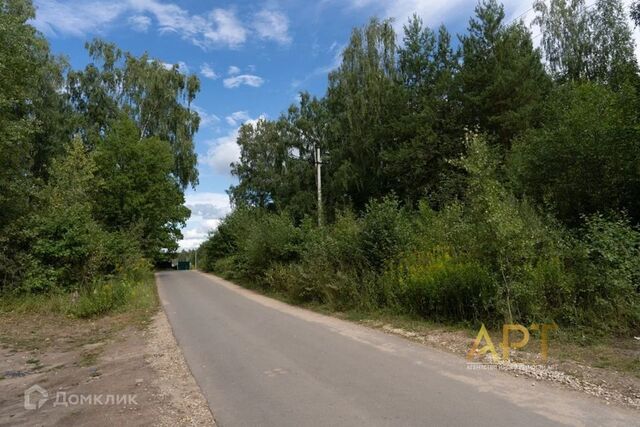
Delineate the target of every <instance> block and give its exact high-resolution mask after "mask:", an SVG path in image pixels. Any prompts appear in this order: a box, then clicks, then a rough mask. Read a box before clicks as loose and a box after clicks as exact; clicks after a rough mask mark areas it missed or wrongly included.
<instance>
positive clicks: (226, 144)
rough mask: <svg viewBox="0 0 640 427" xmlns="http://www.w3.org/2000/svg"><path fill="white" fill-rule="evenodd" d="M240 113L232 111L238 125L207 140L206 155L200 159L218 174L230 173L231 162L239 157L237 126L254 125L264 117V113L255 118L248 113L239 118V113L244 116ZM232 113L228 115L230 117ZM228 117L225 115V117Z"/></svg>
mask: <svg viewBox="0 0 640 427" xmlns="http://www.w3.org/2000/svg"><path fill="white" fill-rule="evenodd" d="M237 113H240V114H237ZM242 113H244V112H236V113H233V114H236V117H237V120H236V124H237V125H238V127H236V128H234V129H232V130H230V131H229V132H228V133H227V134H226V135H224V136H221V137H219V138H216V139H214V140H211V141H207V144H208V145H209V149H208V150H207V153H206V155H204V156H203V157H202V158H201V159H200V162H202V163H203V164H205V165H207V166H209V167H210V168H211V169H213V171H214V172H215V173H217V174H219V175H230V174H231V163H235V162H237V161H238V160H239V159H240V146H238V143H237V140H238V131H239V126H240V125H242V124H251V125H255V124H256V123H258V121H260V120H264V119H265V118H266V115H265V114H261V115H260V116H259V117H258V118H257V119H250V118H248V115H247V117H243V118H241V117H240V116H241V115H242V116H244V114H242ZM233 114H232V115H231V116H229V117H232V116H233ZM229 117H227V119H228V118H229Z"/></svg>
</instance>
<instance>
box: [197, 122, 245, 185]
mask: <svg viewBox="0 0 640 427" xmlns="http://www.w3.org/2000/svg"><path fill="white" fill-rule="evenodd" d="M237 139H238V129H233V130H232V131H230V132H229V133H228V134H227V135H225V136H222V137H220V138H216V139H215V140H214V141H212V142H209V145H210V147H209V150H207V154H206V155H205V157H204V159H202V162H203V163H204V164H206V165H208V166H210V167H211V169H213V171H214V172H215V173H217V174H219V175H229V174H230V173H231V163H233V162H237V161H238V159H240V147H239V146H238V144H237V143H236V140H237Z"/></svg>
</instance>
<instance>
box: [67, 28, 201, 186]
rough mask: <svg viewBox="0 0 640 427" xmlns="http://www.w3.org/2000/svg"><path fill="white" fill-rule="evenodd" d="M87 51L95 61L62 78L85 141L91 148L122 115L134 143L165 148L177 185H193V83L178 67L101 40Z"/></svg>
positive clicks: (195, 124)
mask: <svg viewBox="0 0 640 427" xmlns="http://www.w3.org/2000/svg"><path fill="white" fill-rule="evenodd" d="M86 48H87V50H88V52H89V55H90V56H91V58H92V59H93V60H94V61H95V62H94V63H90V64H89V65H87V67H86V68H85V69H84V70H83V71H71V72H70V73H69V75H68V78H67V88H68V91H69V95H70V101H71V105H72V106H73V109H74V111H75V113H76V116H77V121H78V127H79V130H80V132H81V133H82V135H83V136H84V138H85V142H86V143H88V144H91V145H93V144H96V143H97V142H96V140H97V139H98V140H99V139H100V138H101V136H102V135H104V134H105V133H108V130H109V129H110V128H111V126H112V124H113V123H114V122H118V121H119V120H120V119H121V116H122V114H123V113H124V114H126V115H127V116H128V117H129V118H130V119H131V120H132V121H133V122H134V123H135V125H136V127H137V133H138V137H139V138H152V137H157V138H159V139H161V140H163V141H166V142H168V143H169V145H170V147H171V150H172V152H173V157H174V159H175V160H174V163H173V165H172V168H173V173H174V174H175V176H176V178H177V180H178V182H179V183H180V185H181V186H182V187H186V186H187V185H192V186H195V185H196V184H197V183H198V170H197V168H196V163H197V162H196V160H197V159H196V154H195V152H194V143H193V137H194V135H195V133H196V132H197V131H198V126H199V124H200V118H199V116H198V114H197V113H196V112H195V111H193V110H191V108H190V106H191V103H192V102H193V100H194V99H195V96H196V94H197V93H198V91H199V90H200V82H199V80H198V78H197V77H196V76H195V75H190V76H185V75H183V74H182V73H181V72H180V70H179V68H178V66H177V65H174V66H173V67H172V68H170V69H167V68H166V67H165V65H164V64H163V63H162V62H160V61H157V60H153V59H151V58H149V55H148V54H146V53H145V54H143V55H141V56H140V57H135V56H133V55H132V54H130V53H128V52H122V51H121V50H120V49H118V48H117V47H116V46H115V45H114V44H112V43H107V42H105V41H103V40H94V41H93V42H91V43H87V44H86ZM185 104H186V105H185Z"/></svg>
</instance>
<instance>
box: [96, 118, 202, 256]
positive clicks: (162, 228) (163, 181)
mask: <svg viewBox="0 0 640 427" xmlns="http://www.w3.org/2000/svg"><path fill="white" fill-rule="evenodd" d="M95 162H96V166H97V171H96V177H97V179H98V183H97V185H96V186H95V188H94V191H93V198H94V201H95V202H94V203H95V204H94V212H95V216H96V218H97V220H98V221H99V222H100V223H101V224H102V225H103V226H104V227H105V229H106V230H108V231H125V232H129V233H131V234H132V235H134V236H137V237H138V238H139V242H140V247H141V249H142V251H143V253H144V254H145V255H146V256H147V257H148V258H149V259H154V258H156V257H157V256H158V255H159V253H160V252H161V251H162V250H168V251H174V250H176V249H177V247H178V244H177V240H178V239H180V238H181V237H182V234H181V233H180V229H181V228H182V227H183V226H184V225H185V221H186V220H187V218H188V217H189V214H190V212H189V209H187V208H186V207H185V206H184V195H183V193H182V190H181V188H180V183H179V181H178V179H177V178H176V177H175V176H174V175H173V174H172V171H173V170H175V169H174V157H173V152H172V149H171V145H170V144H169V143H168V142H167V141H162V140H160V139H159V138H157V137H151V138H142V139H140V134H139V129H138V128H137V126H136V125H135V123H134V122H132V121H131V120H130V119H129V118H127V117H126V116H125V117H121V118H120V119H119V120H117V121H115V122H114V123H113V124H112V125H111V127H110V129H109V132H108V133H107V135H106V137H105V139H104V141H102V143H101V144H100V145H99V146H98V147H97V148H96V151H95Z"/></svg>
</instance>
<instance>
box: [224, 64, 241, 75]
mask: <svg viewBox="0 0 640 427" xmlns="http://www.w3.org/2000/svg"><path fill="white" fill-rule="evenodd" d="M227 74H229V75H230V76H235V75H237V74H240V67H236V66H235V65H231V66H230V67H229V69H228V70H227Z"/></svg>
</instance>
